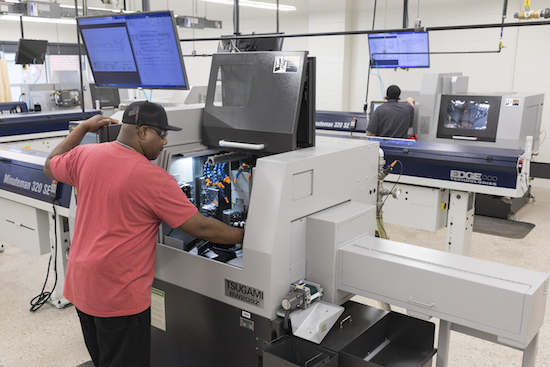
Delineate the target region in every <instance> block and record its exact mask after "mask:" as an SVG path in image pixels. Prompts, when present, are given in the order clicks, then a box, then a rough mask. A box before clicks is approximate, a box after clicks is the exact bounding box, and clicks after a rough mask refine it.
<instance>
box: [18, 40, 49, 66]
mask: <svg viewBox="0 0 550 367" xmlns="http://www.w3.org/2000/svg"><path fill="white" fill-rule="evenodd" d="M47 48H48V41H44V40H31V39H23V38H22V39H20V40H19V45H18V46H17V53H16V54H15V63H16V64H21V65H26V64H43V63H44V59H45V58H46V50H47Z"/></svg>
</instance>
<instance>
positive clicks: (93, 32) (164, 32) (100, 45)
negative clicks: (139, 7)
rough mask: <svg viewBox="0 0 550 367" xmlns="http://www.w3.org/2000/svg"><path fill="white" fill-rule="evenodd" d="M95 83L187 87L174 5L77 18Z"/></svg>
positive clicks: (125, 86)
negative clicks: (130, 12)
mask: <svg viewBox="0 0 550 367" xmlns="http://www.w3.org/2000/svg"><path fill="white" fill-rule="evenodd" d="M77 23H78V28H79V30H80V33H81V35H82V40H83V41H84V46H85V47H86V51H87V53H88V58H89V61H90V66H91V69H92V73H93V75H94V80H95V82H96V85H97V86H100V87H118V88H148V89H149V88H163V89H189V83H188V81H187V75H186V72H185V66H184V63H183V57H182V54H181V47H180V41H179V37H178V33H177V29H176V22H175V20H174V15H173V13H172V11H157V12H144V13H132V14H117V15H102V16H93V17H79V18H77Z"/></svg>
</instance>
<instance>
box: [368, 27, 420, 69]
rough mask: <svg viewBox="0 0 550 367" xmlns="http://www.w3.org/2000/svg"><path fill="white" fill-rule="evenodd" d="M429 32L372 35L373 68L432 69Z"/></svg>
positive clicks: (370, 52)
mask: <svg viewBox="0 0 550 367" xmlns="http://www.w3.org/2000/svg"><path fill="white" fill-rule="evenodd" d="M429 52H430V48H429V42H428V32H393V33H370V34H369V55H370V61H371V67H372V68H428V67H430V54H429Z"/></svg>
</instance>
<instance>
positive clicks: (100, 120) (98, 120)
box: [80, 115, 118, 132]
mask: <svg viewBox="0 0 550 367" xmlns="http://www.w3.org/2000/svg"><path fill="white" fill-rule="evenodd" d="M109 124H118V120H115V119H112V118H110V117H105V116H103V115H95V116H92V117H90V118H89V119H87V120H86V121H84V122H81V123H80V125H84V126H85V127H86V128H87V130H88V132H90V131H96V130H98V129H99V128H101V127H102V126H105V125H109Z"/></svg>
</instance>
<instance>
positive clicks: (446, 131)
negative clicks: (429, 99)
mask: <svg viewBox="0 0 550 367" xmlns="http://www.w3.org/2000/svg"><path fill="white" fill-rule="evenodd" d="M452 99H463V100H480V99H484V100H486V101H487V102H488V103H489V104H490V105H491V107H490V108H489V113H488V115H487V128H486V129H485V130H470V129H456V128H448V127H445V117H446V115H447V111H446V108H445V106H446V105H447V102H449V101H450V100H452ZM501 103H502V96H483V95H464V94H442V95H441V98H440V103H439V115H438V116H439V117H438V121H437V138H441V139H456V140H460V139H467V140H476V141H487V142H493V143H494V142H495V141H496V138H497V130H498V119H499V116H500V107H501Z"/></svg>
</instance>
